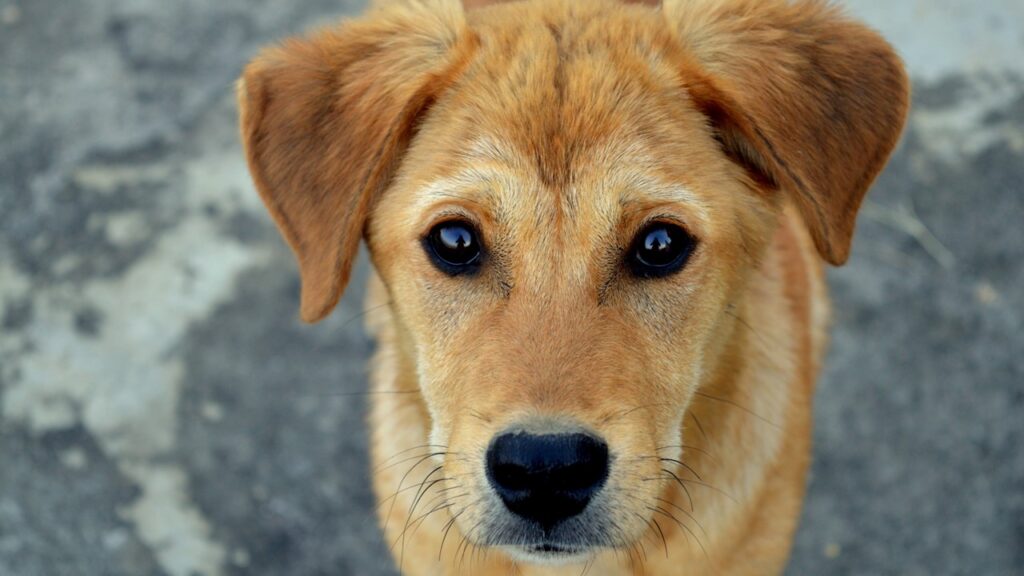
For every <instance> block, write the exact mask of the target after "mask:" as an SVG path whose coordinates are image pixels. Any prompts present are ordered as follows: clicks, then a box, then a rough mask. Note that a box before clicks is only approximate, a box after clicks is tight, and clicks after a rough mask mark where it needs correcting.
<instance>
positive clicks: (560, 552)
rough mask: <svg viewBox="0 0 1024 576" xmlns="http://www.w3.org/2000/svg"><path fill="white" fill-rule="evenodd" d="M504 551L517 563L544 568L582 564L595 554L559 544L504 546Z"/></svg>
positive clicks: (590, 549) (589, 550) (591, 550)
mask: <svg viewBox="0 0 1024 576" xmlns="http://www.w3.org/2000/svg"><path fill="white" fill-rule="evenodd" d="M502 549H503V550H504V551H505V552H506V553H507V554H508V555H509V556H510V557H511V558H512V559H513V560H515V561H516V562H520V563H523V564H539V565H543V566H566V565H570V564H582V563H584V562H586V561H587V560H589V559H590V557H591V556H592V555H593V554H594V550H593V549H592V548H578V547H568V546H560V545H558V544H532V545H529V546H502Z"/></svg>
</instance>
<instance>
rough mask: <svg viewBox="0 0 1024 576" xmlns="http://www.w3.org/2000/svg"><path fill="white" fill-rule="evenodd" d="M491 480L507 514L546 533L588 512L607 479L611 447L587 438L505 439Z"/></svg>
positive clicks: (491, 456) (494, 455) (492, 456)
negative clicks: (530, 523)
mask: <svg viewBox="0 0 1024 576" xmlns="http://www.w3.org/2000/svg"><path fill="white" fill-rule="evenodd" d="M487 477H488V479H489V480H490V482H491V486H493V487H494V490H495V491H496V492H497V493H498V496H500V497H501V500H502V501H503V502H504V503H505V506H506V507H508V509H509V510H510V511H511V512H512V513H514V514H516V515H518V516H520V517H522V518H525V519H527V520H532V521H534V522H537V523H539V524H540V525H541V526H542V527H544V528H545V529H547V528H551V527H552V526H554V525H556V524H558V523H559V522H561V521H563V520H566V519H569V518H572V517H573V516H576V515H577V514H579V513H580V512H583V510H584V509H585V508H586V507H587V504H588V503H589V502H590V499H591V498H592V497H593V496H594V494H596V493H597V491H598V490H600V489H601V486H603V485H604V482H605V479H606V478H607V477H608V445H607V444H605V443H604V441H602V440H600V439H598V438H595V437H593V436H591V435H589V434H580V433H576V434H541V435H536V434H528V433H525V432H514V433H507V434H502V435H500V436H498V437H497V438H495V439H494V440H493V441H492V442H491V446H490V448H489V449H488V450H487Z"/></svg>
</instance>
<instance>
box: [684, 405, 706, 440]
mask: <svg viewBox="0 0 1024 576" xmlns="http://www.w3.org/2000/svg"><path fill="white" fill-rule="evenodd" d="M689 414H690V417H691V418H693V423H694V424H696V425H697V431H698V432H700V437H701V438H703V439H704V441H705V442H707V441H708V435H707V434H705V433H704V427H703V426H701V424H700V420H698V419H697V415H696V414H694V413H693V411H690V412H689Z"/></svg>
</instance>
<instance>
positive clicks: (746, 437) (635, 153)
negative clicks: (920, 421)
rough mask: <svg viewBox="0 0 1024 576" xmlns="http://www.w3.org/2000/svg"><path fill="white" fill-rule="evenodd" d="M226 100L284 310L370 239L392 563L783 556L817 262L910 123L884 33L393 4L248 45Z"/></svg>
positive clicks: (377, 482)
mask: <svg viewBox="0 0 1024 576" xmlns="http://www.w3.org/2000/svg"><path fill="white" fill-rule="evenodd" d="M239 98H240V102H241V123H242V136H243V139H244V143H245V149H246V154H247V156H248V160H249V166H250V169H251V171H252V174H253V177H254V179H255V182H256V186H257V188H258V189H259V192H260V194H261V195H262V197H263V200H264V201H265V202H266V204H267V207H268V208H269V210H270V212H271V214H272V215H273V217H274V219H275V221H276V222H277V224H278V226H279V227H280V229H281V232H282V234H283V235H284V237H285V238H286V239H287V241H288V243H289V244H290V245H291V247H292V248H293V250H294V251H295V254H296V256H297V257H298V261H299V267H300V272H301V276H302V305H301V312H302V317H303V318H304V319H305V320H307V321H310V322H314V321H317V320H319V319H321V318H323V317H324V316H325V315H327V314H328V313H329V312H330V311H331V309H332V308H333V307H334V305H335V304H336V303H337V301H338V298H339V297H340V296H341V293H342V291H343V290H344V288H345V284H346V282H347V280H348V278H349V271H350V268H351V266H352V262H353V259H354V258H355V255H356V252H357V247H358V244H359V241H360V238H361V237H365V238H366V241H367V243H368V245H369V250H370V254H371V256H372V259H373V264H374V267H375V270H376V276H375V277H374V279H373V282H372V290H371V298H370V303H369V310H370V321H369V323H368V325H369V328H370V330H371V331H372V332H373V333H374V334H375V336H376V338H377V339H378V342H379V345H380V348H379V351H378V353H377V356H376V358H375V360H374V364H373V377H372V381H373V384H372V386H373V390H374V392H379V394H374V395H373V407H372V415H371V419H370V420H371V425H372V428H373V460H374V463H375V466H376V469H375V470H374V486H375V488H376V491H377V494H378V496H379V498H380V507H379V510H380V519H381V521H382V523H383V524H384V526H385V533H386V537H387V541H388V544H389V545H391V546H392V549H393V551H394V554H395V557H396V560H397V561H398V562H399V564H400V566H401V569H402V570H403V571H404V572H406V573H409V574H455V573H464V574H507V573H520V574H562V573H564V574H579V573H580V572H581V570H583V569H587V570H589V572H588V573H589V574H641V573H643V574H723V575H724V574H772V573H778V572H780V571H782V569H783V568H784V565H785V562H786V558H787V556H788V553H789V549H790V544H791V540H792V536H793V531H794V529H795V527H796V524H797V519H798V517H799V515H800V507H801V500H802V498H803V493H804V482H805V475H806V471H807V465H808V460H809V448H810V430H811V412H810V411H811V397H812V394H813V389H814V378H815V374H816V372H817V371H818V366H819V362H820V359H821V356H822V350H823V348H824V345H825V326H826V323H827V302H826V296H825V286H824V281H823V277H822V267H821V263H820V261H821V258H823V259H824V260H826V261H828V262H831V263H833V264H840V263H842V262H843V261H844V260H845V259H846V258H847V255H848V253H849V249H850V240H851V236H852V234H853V230H854V219H855V215H856V212H857V209H858V207H859V205H860V203H861V199H862V198H863V196H864V194H865V193H866V191H867V189H868V187H869V186H870V185H871V183H872V181H873V180H874V178H875V176H876V175H877V174H878V172H879V171H880V170H881V169H882V167H883V165H884V164H885V162H886V159H887V157H888V156H889V153H890V152H891V150H892V148H893V146H894V145H895V143H896V141H897V138H898V136H899V133H900V130H901V128H902V126H903V123H904V119H905V114H906V111H907V102H908V86H907V79H906V76H905V74H904V72H903V69H902V66H901V64H900V61H899V59H898V58H897V57H896V56H895V55H894V53H893V51H892V49H891V48H890V47H889V45H888V44H886V43H885V41H883V40H882V39H881V38H880V37H879V36H878V35H876V34H875V33H873V32H871V31H870V30H868V29H867V28H865V27H863V26H861V25H859V24H857V23H854V22H851V21H850V20H848V19H846V18H845V17H844V16H843V15H842V14H841V12H840V11H839V10H837V9H836V8H834V7H832V6H830V5H828V4H826V3H825V2H821V1H815V0H802V1H798V2H786V1H785V0H666V1H665V2H664V5H663V6H645V5H635V4H627V3H624V2H615V1H612V0H601V1H597V0H586V1H583V0H580V1H577V2H571V1H568V0H532V1H523V2H513V3H509V4H501V5H496V6H488V7H485V8H482V9H479V10H472V11H469V12H466V11H465V10H464V8H463V6H462V5H461V4H460V3H459V2H458V0H419V1H413V0H409V1H407V2H397V3H394V4H393V5H387V6H382V7H380V8H378V9H376V10H375V11H373V12H372V13H371V14H370V15H368V16H366V17H364V18H363V19H360V20H355V21H351V22H347V23H344V24H342V25H340V26H338V27H336V28H332V29H328V30H326V31H323V32H320V33H318V34H315V35H313V36H311V37H309V38H308V39H301V40H289V41H287V42H286V43H284V44H282V45H281V46H278V47H274V48H270V49H268V50H267V51H265V52H264V53H262V54H261V55H260V56H259V57H257V58H256V59H255V60H254V61H253V62H252V63H251V64H250V65H249V66H248V68H247V69H246V71H245V74H244V78H243V80H242V82H241V83H240V86H239ZM819 254H820V257H819Z"/></svg>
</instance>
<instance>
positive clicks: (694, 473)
mask: <svg viewBox="0 0 1024 576" xmlns="http://www.w3.org/2000/svg"><path fill="white" fill-rule="evenodd" d="M658 460H661V461H662V462H675V463H676V464H678V465H680V466H682V467H683V468H686V469H687V470H689V471H690V474H693V475H694V476H696V477H697V480H703V478H701V477H700V474H697V471H696V470H694V469H693V468H692V467H691V466H690V465H689V464H687V463H685V462H683V461H682V460H676V459H675V458H660V457H659V458H658Z"/></svg>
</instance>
